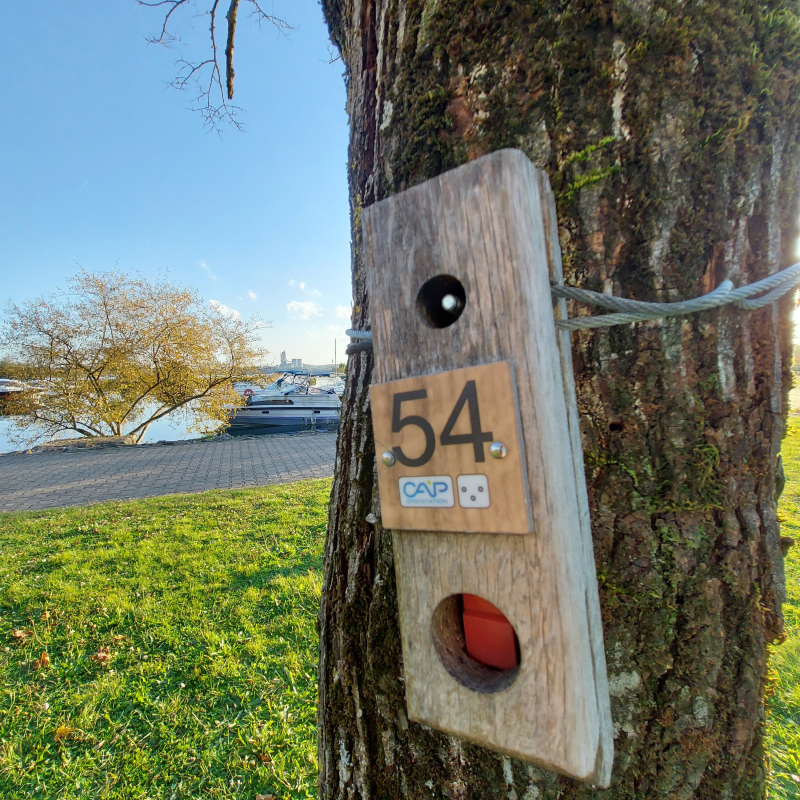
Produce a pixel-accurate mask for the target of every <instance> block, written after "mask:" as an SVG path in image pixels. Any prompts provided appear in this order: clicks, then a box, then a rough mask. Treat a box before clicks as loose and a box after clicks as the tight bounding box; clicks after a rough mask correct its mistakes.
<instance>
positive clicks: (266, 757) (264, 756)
mask: <svg viewBox="0 0 800 800" xmlns="http://www.w3.org/2000/svg"><path fill="white" fill-rule="evenodd" d="M257 757H258V760H259V761H261V762H262V763H263V764H269V763H270V761H272V756H271V755H270V754H269V753H258V754H257Z"/></svg>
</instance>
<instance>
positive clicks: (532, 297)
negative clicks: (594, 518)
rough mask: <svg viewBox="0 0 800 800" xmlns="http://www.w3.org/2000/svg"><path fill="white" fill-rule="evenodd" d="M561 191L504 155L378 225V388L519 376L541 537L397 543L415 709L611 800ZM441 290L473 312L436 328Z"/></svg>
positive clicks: (535, 523)
mask: <svg viewBox="0 0 800 800" xmlns="http://www.w3.org/2000/svg"><path fill="white" fill-rule="evenodd" d="M545 183H546V178H542V176H541V175H540V174H539V173H538V172H537V170H536V169H535V168H534V167H533V165H532V164H531V163H530V162H529V161H528V159H527V158H526V157H525V156H524V154H522V153H520V152H518V151H511V150H504V151H499V152H496V153H493V154H491V155H489V156H486V157H484V158H481V159H479V160H477V161H474V162H472V163H470V164H467V165H465V166H463V167H460V168H458V169H456V170H453V171H452V172H448V173H445V174H444V175H441V176H439V177H438V178H435V179H433V180H430V181H427V182H426V183H424V184H421V185H420V186H417V187H414V188H412V189H410V190H408V191H406V192H403V193H401V194H398V195H395V196H394V197H392V198H389V199H388V200H385V201H382V202H381V203H377V204H375V205H374V206H371V207H369V208H367V209H365V211H364V212H363V217H362V219H363V232H364V245H365V252H366V258H367V265H368V270H369V272H368V280H369V287H368V288H369V293H370V299H371V309H372V330H373V336H374V353H375V379H376V382H377V383H385V382H389V381H396V380H401V379H405V378H415V377H418V376H423V375H431V374H435V373H440V372H448V371H450V370H459V369H463V368H466V367H474V366H479V365H487V364H494V363H496V362H504V361H505V362H509V363H510V364H512V365H513V375H514V381H515V384H516V393H517V396H518V398H519V415H520V423H521V436H522V450H523V452H524V459H525V477H526V481H527V492H528V503H529V509H530V515H531V523H532V525H531V530H532V533H529V534H527V535H515V534H509V535H505V534H497V533H463V532H458V533H456V532H441V531H440V532H431V531H427V532H425V531H422V532H421V531H412V530H409V529H403V530H401V529H394V530H393V541H394V554H395V570H396V575H397V584H398V597H399V613H400V623H401V635H402V640H403V658H404V671H405V686H406V700H407V704H408V715H409V717H410V718H411V719H413V720H416V721H419V722H423V723H426V724H428V725H430V726H432V727H434V728H437V729H439V730H443V731H447V732H449V733H452V734H454V735H456V736H460V737H462V738H465V739H468V740H470V741H473V742H476V743H477V744H480V745H483V746H485V747H489V748H492V749H494V750H498V751H500V752H503V753H507V754H509V755H513V756H516V757H519V758H522V759H524V760H528V761H533V762H535V763H537V764H540V765H542V766H544V767H547V768H550V769H554V770H558V771H560V772H563V773H565V774H567V775H571V776H573V777H576V778H579V779H582V780H586V781H591V782H593V783H596V784H599V785H607V783H608V781H609V778H610V770H611V761H612V753H613V742H612V739H611V726H610V714H609V700H608V689H607V685H606V674H605V662H604V654H603V647H602V629H601V627H600V613H599V603H598V596H597V582H596V577H595V571H594V562H593V558H592V543H591V538H590V530H589V527H588V514H587V511H588V506H587V505H586V503H585V487H579V486H578V482H579V481H582V480H583V466H582V454H581V453H580V438H579V436H578V433H577V428H576V427H575V426H576V424H577V414H576V413H575V414H574V415H573V418H572V419H571V418H570V412H569V411H568V408H567V402H566V399H565V397H566V395H565V392H567V394H568V390H569V387H570V385H571V383H570V380H571V375H570V376H569V379H565V377H564V374H563V372H562V366H563V367H564V368H565V369H566V368H567V367H569V368H570V369H571V360H570V361H569V362H568V359H567V357H566V356H565V355H563V342H562V343H561V348H562V349H561V350H560V349H559V341H558V337H557V334H556V330H555V326H554V321H553V315H554V312H553V305H552V301H551V295H550V287H549V280H550V278H549V274H550V269H551V265H550V260H551V259H552V258H554V257H555V254H556V252H557V248H558V244H557V240H555V239H554V238H553V234H554V227H553V224H552V223H553V220H554V218H553V217H552V208H551V207H550V203H551V197H550V195H549V188H548V189H546V190H545V189H544V188H543V187H544V186H545ZM546 222H547V225H545V223H546ZM559 268H560V265H559ZM441 275H446V276H450V277H451V278H453V279H454V280H455V281H457V282H458V285H460V286H462V287H463V290H464V295H465V304H464V310H463V313H462V314H461V316H460V317H459V318H458V320H457V321H456V322H454V323H453V324H451V325H448V326H447V327H434V326H432V325H431V324H430V320H428V322H427V323H426V321H425V320H424V319H423V315H422V314H421V312H420V308H419V306H418V296H419V293H420V289H421V287H422V286H423V284H425V283H426V282H427V281H429V280H430V279H433V278H436V276H441ZM567 345H568V343H567ZM568 399H571V400H572V402H573V403H574V389H573V395H572V397H571V398H568ZM379 446H380V445H379ZM379 455H380V454H379ZM579 463H580V468H579V466H578V465H579ZM431 474H433V473H431ZM381 489H382V486H381ZM381 498H382V501H383V491H382V492H381ZM390 518H391V515H390ZM463 593H470V594H475V595H478V596H480V597H482V598H484V599H486V600H488V601H489V602H491V603H492V604H494V605H495V606H497V608H499V609H500V610H501V611H502V612H503V614H505V616H506V617H507V618H508V619H509V621H510V622H511V624H512V625H513V626H514V629H515V631H516V633H517V637H518V640H519V650H520V664H519V666H518V667H516V668H515V669H514V670H511V671H509V672H508V673H497V672H494V671H491V670H488V669H487V668H482V667H480V665H478V664H477V663H476V662H472V661H471V660H470V659H469V658H468V657H467V656H466V653H465V651H464V650H463V641H460V640H459V633H458V625H457V624H456V622H457V620H455V618H454V613H455V612H454V609H455V608H456V606H455V605H454V603H453V598H454V597H455V596H458V595H460V594H463Z"/></svg>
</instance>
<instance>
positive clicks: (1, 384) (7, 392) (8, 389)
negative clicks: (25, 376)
mask: <svg viewBox="0 0 800 800" xmlns="http://www.w3.org/2000/svg"><path fill="white" fill-rule="evenodd" d="M26 388H27V386H26V385H25V384H24V383H23V382H22V381H15V380H14V379H13V378H0V398H3V397H10V396H11V395H14V394H18V393H19V392H24V391H25V389H26Z"/></svg>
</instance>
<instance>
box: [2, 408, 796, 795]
mask: <svg viewBox="0 0 800 800" xmlns="http://www.w3.org/2000/svg"><path fill="white" fill-rule="evenodd" d="M783 452H784V463H785V468H786V473H787V484H786V490H785V491H784V494H783V498H782V501H781V514H782V516H783V520H784V525H783V534H784V535H786V536H792V537H796V538H798V540H799V541H800V419H794V420H793V421H792V425H791V433H790V436H789V437H788V438H787V439H786V441H785V443H784V448H783ZM329 491H330V481H309V482H304V483H297V484H293V485H287V486H279V487H270V488H265V489H255V490H247V491H233V492H209V493H206V494H202V495H179V496H173V497H165V498H155V499H152V500H144V501H137V502H131V503H105V504H102V505H96V506H90V507H88V508H78V509H69V510H57V511H48V512H38V513H25V514H5V515H0V553H1V554H2V557H0V797H2V798H4V799H5V798H9V799H11V798H13V799H14V800H16V798H37V800H38V798H48V799H49V798H59V800H61V799H62V798H64V799H66V798H75V800H77V799H78V798H81V800H85V798H120V799H122V798H124V799H125V800H134V799H137V798H141V800H145V798H147V800H171V798H175V800H178V798H189V797H200V796H202V797H209V798H244V799H246V800H255V798H256V796H257V795H259V794H260V795H262V797H270V796H272V797H274V798H275V800H278V799H279V798H281V799H283V798H311V797H315V796H316V774H317V765H316V742H315V720H316V661H317V634H316V630H315V622H316V615H317V607H318V605H319V592H320V568H321V559H322V548H323V542H324V536H325V523H326V516H327V501H328V493H329ZM786 568H787V578H788V584H789V602H788V603H787V605H786V607H785V611H786V628H787V634H788V638H787V640H786V642H784V643H783V644H782V645H780V646H778V647H776V648H774V653H773V657H772V668H773V685H772V690H773V695H772V698H771V700H770V715H769V727H768V743H769V747H770V753H771V765H772V781H771V795H770V797H771V798H773V800H778V799H780V800H783V799H784V798H800V778H798V777H797V776H798V775H800V728H799V727H798V726H800V545H798V547H796V548H794V549H793V550H791V551H790V554H789V557H788V559H787V562H786ZM43 654H46V656H44V655H43Z"/></svg>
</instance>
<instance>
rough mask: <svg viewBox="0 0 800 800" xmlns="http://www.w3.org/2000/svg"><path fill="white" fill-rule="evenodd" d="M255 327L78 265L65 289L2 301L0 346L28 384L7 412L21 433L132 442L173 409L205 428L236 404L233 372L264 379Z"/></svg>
mask: <svg viewBox="0 0 800 800" xmlns="http://www.w3.org/2000/svg"><path fill="white" fill-rule="evenodd" d="M263 327H265V323H263V322H261V321H259V320H258V319H257V318H253V319H250V320H244V319H241V318H240V317H239V316H238V315H237V314H236V313H235V312H229V311H228V310H227V309H225V308H224V307H221V306H220V305H219V304H214V303H211V304H206V303H204V302H203V300H202V299H201V298H200V297H199V296H198V294H197V292H196V291H195V290H194V289H188V288H182V287H179V286H176V285H175V284H173V283H170V282H169V281H167V280H159V281H158V282H156V283H150V282H148V281H147V280H146V279H144V278H141V277H136V278H134V277H131V276H129V275H125V274H123V273H121V272H118V271H112V272H106V273H98V274H90V273H88V272H85V271H84V272H81V273H80V274H79V275H77V276H76V277H74V278H72V279H71V280H70V281H69V282H68V287H67V290H66V291H64V292H59V293H57V294H54V295H52V296H50V297H47V298H43V297H40V298H37V299H35V300H32V301H29V302H27V303H24V304H22V305H19V306H18V305H14V304H12V305H10V306H9V308H8V310H7V314H6V320H5V325H4V329H3V333H2V336H0V346H1V347H2V350H3V351H4V354H5V355H6V356H7V357H8V358H10V359H12V360H13V361H14V362H17V363H21V364H22V365H23V366H24V371H25V373H26V377H27V378H28V379H29V380H31V381H32V386H33V387H34V388H33V389H32V390H31V391H27V392H24V393H21V394H20V395H18V396H17V397H14V398H12V399H11V400H9V401H8V402H7V404H6V413H11V414H13V415H14V416H15V418H16V420H15V421H16V436H17V438H19V439H20V440H25V441H29V442H32V441H35V440H37V439H43V438H53V437H55V436H58V435H60V434H65V433H69V434H72V435H74V434H76V433H77V434H80V435H81V436H85V437H97V436H129V437H132V439H133V440H134V441H136V442H139V441H141V439H142V437H143V436H144V434H145V432H146V431H147V428H148V426H149V425H151V424H152V423H153V422H155V421H156V420H158V419H162V418H163V417H166V416H167V415H168V414H171V413H172V412H174V411H176V410H178V409H181V410H182V412H183V413H185V414H186V415H187V417H188V418H189V420H190V423H191V427H192V429H193V430H197V431H204V430H210V429H212V428H215V427H218V426H219V425H220V424H222V425H224V424H225V423H226V422H227V421H228V419H229V409H230V408H231V407H232V406H240V405H242V400H241V398H240V397H239V395H238V394H237V392H236V391H235V389H234V386H233V383H234V382H235V381H250V382H256V383H257V382H261V380H262V379H263V376H262V374H261V373H260V371H259V369H258V364H259V363H260V362H261V360H262V359H263V357H264V355H265V354H266V351H265V350H263V349H262V347H261V345H260V340H259V334H258V331H259V329H260V328H263Z"/></svg>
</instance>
